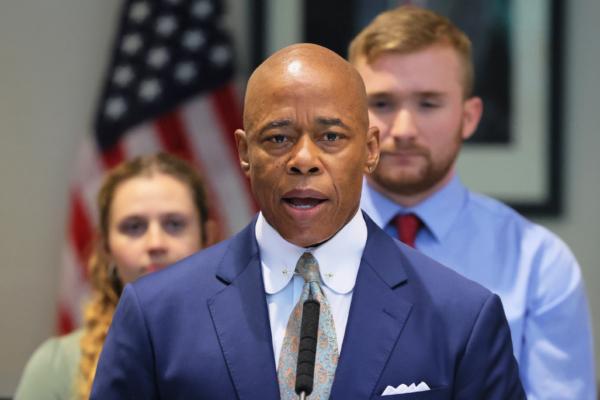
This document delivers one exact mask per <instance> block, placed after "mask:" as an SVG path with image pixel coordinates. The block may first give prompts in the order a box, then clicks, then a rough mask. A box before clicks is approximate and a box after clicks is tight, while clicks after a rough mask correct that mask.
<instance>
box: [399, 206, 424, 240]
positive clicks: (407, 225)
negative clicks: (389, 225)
mask: <svg viewBox="0 0 600 400" xmlns="http://www.w3.org/2000/svg"><path fill="white" fill-rule="evenodd" d="M394 224H395V225H396V229H397V230H398V239H400V241H401V242H403V243H406V244H407V245H409V246H411V247H415V239H416V238H417V232H418V231H419V228H420V227H421V219H420V218H419V217H417V216H416V215H415V214H412V213H410V214H398V215H396V217H395V218H394Z"/></svg>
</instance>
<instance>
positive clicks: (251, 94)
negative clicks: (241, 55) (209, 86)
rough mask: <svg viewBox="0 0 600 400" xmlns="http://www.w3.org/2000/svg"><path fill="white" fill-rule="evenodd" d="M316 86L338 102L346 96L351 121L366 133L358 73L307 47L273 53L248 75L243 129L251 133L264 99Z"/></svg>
mask: <svg viewBox="0 0 600 400" xmlns="http://www.w3.org/2000/svg"><path fill="white" fill-rule="evenodd" d="M319 86H323V89H328V90H333V91H334V92H335V93H336V95H337V96H339V97H340V99H341V98H342V97H346V96H350V97H349V98H350V99H352V102H353V104H352V105H351V106H352V108H353V109H354V113H355V117H356V118H357V119H359V120H360V122H361V125H362V127H364V129H365V130H366V129H367V127H368V124H369V123H368V121H369V119H368V113H367V102H366V93H365V86H364V84H363V81H362V78H361V77H360V75H359V74H358V72H357V71H356V70H355V69H354V67H353V66H352V65H350V64H349V63H348V62H347V61H346V60H344V59H343V58H342V57H340V56H338V55H337V54H336V53H334V52H333V51H331V50H329V49H326V48H325V47H322V46H318V45H315V44H309V43H301V44H294V45H291V46H288V47H285V48H283V49H281V50H279V51H277V52H276V53H274V54H273V55H271V56H270V57H269V58H267V59H266V60H265V61H264V62H263V63H262V64H261V65H259V66H258V68H256V70H255V71H254V72H253V73H252V75H251V76H250V79H249V80H248V86H247V88H246V96H245V100H244V129H245V130H246V131H252V130H253V124H254V122H255V121H254V116H255V114H256V113H257V112H260V111H263V106H264V104H265V102H264V99H265V97H266V96H273V95H278V94H279V93H281V90H286V89H287V90H293V91H296V90H300V91H301V90H303V89H310V88H318V87H319ZM325 86H327V87H325ZM349 98H348V97H346V98H345V100H348V99H349Z"/></svg>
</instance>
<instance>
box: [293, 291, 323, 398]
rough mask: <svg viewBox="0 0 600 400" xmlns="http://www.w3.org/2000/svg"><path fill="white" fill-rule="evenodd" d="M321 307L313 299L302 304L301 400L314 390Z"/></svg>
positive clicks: (298, 377)
mask: <svg viewBox="0 0 600 400" xmlns="http://www.w3.org/2000/svg"><path fill="white" fill-rule="evenodd" d="M320 307H321V304H320V303H319V302H318V301H316V300H313V299H308V300H306V301H305V302H304V305H303V306H302V323H301V325H300V343H299V345H298V365H297V366H296V387H295V390H296V393H297V394H298V395H299V396H300V399H301V400H304V399H305V398H306V396H308V395H310V394H311V393H312V390H313V379H314V374H315V356H316V353H317V336H318V330H319V313H320Z"/></svg>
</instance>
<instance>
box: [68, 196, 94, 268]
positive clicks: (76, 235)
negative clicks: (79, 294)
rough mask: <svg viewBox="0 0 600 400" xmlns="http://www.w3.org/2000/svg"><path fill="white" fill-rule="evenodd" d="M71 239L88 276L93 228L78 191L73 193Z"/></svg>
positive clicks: (79, 261)
mask: <svg viewBox="0 0 600 400" xmlns="http://www.w3.org/2000/svg"><path fill="white" fill-rule="evenodd" d="M69 226H70V235H71V237H70V239H71V241H72V243H73V245H74V246H75V252H76V254H77V262H78V263H79V265H81V268H82V273H83V276H85V277H87V271H86V268H85V265H86V261H87V257H88V256H89V252H90V244H91V242H92V236H93V230H92V224H91V223H90V220H89V218H88V214H87V212H86V209H85V205H84V203H83V201H82V199H81V196H80V194H79V192H78V191H74V192H72V194H71V215H70V224H69Z"/></svg>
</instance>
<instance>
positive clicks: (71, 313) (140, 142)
mask: <svg viewBox="0 0 600 400" xmlns="http://www.w3.org/2000/svg"><path fill="white" fill-rule="evenodd" d="M222 15H223V5H222V3H221V2H220V1H219V0H127V1H125V2H124V4H123V8H122V11H121V16H120V21H119V25H118V32H117V35H116V38H115V40H114V45H113V50H112V55H111V60H110V64H109V67H108V69H107V73H106V76H105V77H104V83H103V89H102V95H101V97H100V98H99V102H98V106H97V111H96V117H95V121H94V136H93V138H92V137H91V135H90V137H89V138H88V139H87V140H86V141H85V142H84V143H83V144H82V146H81V149H80V151H79V154H78V155H77V161H76V165H75V171H76V176H75V177H74V179H73V181H72V183H71V186H70V187H71V191H70V197H69V203H70V204H69V213H68V221H67V238H66V240H65V246H64V249H63V262H62V266H61V268H62V269H61V278H60V285H61V287H60V297H59V315H58V329H59V331H60V332H61V333H64V332H68V331H70V330H72V329H73V328H75V327H76V326H77V325H79V323H80V322H81V309H82V302H83V300H84V299H85V298H86V296H87V293H88V285H87V277H86V261H87V257H88V255H89V252H90V251H91V242H92V238H93V232H94V226H95V223H96V218H97V216H96V205H95V198H96V193H97V191H98V188H99V185H100V182H101V178H102V176H103V174H104V172H105V171H106V170H107V169H108V168H111V167H113V166H115V165H116V164H118V163H119V162H121V161H123V160H126V159H129V158H132V157H135V156H138V155H141V154H148V153H154V152H157V151H167V152H170V153H173V154H176V155H178V156H180V157H182V158H184V159H186V160H188V161H190V162H192V163H193V164H194V165H196V166H197V167H198V169H199V171H200V173H201V174H202V176H203V177H204V181H205V182H206V185H207V192H208V197H209V200H210V202H211V204H213V205H219V206H220V207H221V208H217V207H213V208H212V209H211V210H210V212H211V214H212V217H213V218H215V219H216V220H217V222H218V223H219V225H220V227H221V234H222V236H227V235H228V234H230V233H233V232H234V231H237V230H238V229H239V228H240V227H241V226H243V225H245V224H246V223H247V222H248V221H249V220H250V218H251V216H252V214H253V213H254V212H255V210H256V206H255V204H254V202H253V200H252V198H251V196H250V192H249V187H248V182H247V180H246V179H245V177H244V176H243V174H242V172H241V170H240V168H239V164H238V159H237V153H236V149H235V142H234V138H233V132H234V130H235V129H236V128H239V127H241V110H240V104H239V100H238V98H237V95H236V93H235V90H234V89H233V86H232V77H233V70H234V69H233V65H234V64H233V61H234V60H233V49H232V43H231V40H230V38H229V36H228V35H227V34H226V32H225V31H224V29H223V28H222V24H221V17H222ZM225 204H226V207H227V209H226V210H225V206H224V205H225Z"/></svg>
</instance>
